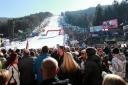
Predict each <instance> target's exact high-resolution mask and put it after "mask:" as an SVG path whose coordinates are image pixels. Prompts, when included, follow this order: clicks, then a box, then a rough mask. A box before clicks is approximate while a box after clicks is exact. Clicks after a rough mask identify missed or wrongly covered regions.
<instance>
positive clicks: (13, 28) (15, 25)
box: [0, 12, 52, 40]
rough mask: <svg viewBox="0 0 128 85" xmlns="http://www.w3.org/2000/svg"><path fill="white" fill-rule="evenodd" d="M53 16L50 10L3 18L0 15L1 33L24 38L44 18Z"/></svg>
mask: <svg viewBox="0 0 128 85" xmlns="http://www.w3.org/2000/svg"><path fill="white" fill-rule="evenodd" d="M50 16H52V14H51V13H50V12H40V13H36V14H31V15H29V16H24V17H20V18H2V17H0V33H1V34H3V37H5V38H9V39H13V40H14V39H15V40H16V39H23V38H25V37H27V36H28V35H29V34H30V33H31V32H32V30H34V28H35V27H36V26H38V25H40V23H41V22H42V21H44V19H46V18H47V17H50Z"/></svg>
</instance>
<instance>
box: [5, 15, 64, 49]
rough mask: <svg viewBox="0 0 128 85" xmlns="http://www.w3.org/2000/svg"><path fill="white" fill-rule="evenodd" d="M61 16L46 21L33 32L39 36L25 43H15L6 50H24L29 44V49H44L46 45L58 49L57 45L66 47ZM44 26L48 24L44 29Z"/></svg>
mask: <svg viewBox="0 0 128 85" xmlns="http://www.w3.org/2000/svg"><path fill="white" fill-rule="evenodd" d="M60 18H61V16H52V17H49V18H47V19H46V20H44V21H43V22H42V23H41V24H40V26H37V27H36V28H35V30H33V32H32V33H33V34H34V33H36V34H38V35H36V36H33V37H31V38H27V39H26V40H25V41H23V42H21V41H15V42H12V43H11V44H9V45H6V46H5V47H4V48H5V49H9V48H11V49H17V48H18V49H24V48H26V44H27V42H28V47H29V49H31V48H32V49H37V48H42V47H43V46H44V45H47V46H48V47H56V45H57V44H59V45H64V32H63V28H62V27H61V26H60V25H59V22H60ZM44 24H47V25H46V26H45V27H44Z"/></svg>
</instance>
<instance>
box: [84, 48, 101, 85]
mask: <svg viewBox="0 0 128 85" xmlns="http://www.w3.org/2000/svg"><path fill="white" fill-rule="evenodd" d="M86 53H87V60H86V62H85V70H84V73H85V74H84V78H83V84H84V85H101V84H102V76H101V74H102V64H101V59H100V58H99V56H97V55H96V50H95V49H94V48H91V47H90V48H87V49H86Z"/></svg>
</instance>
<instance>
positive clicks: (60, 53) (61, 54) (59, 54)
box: [52, 46, 65, 67]
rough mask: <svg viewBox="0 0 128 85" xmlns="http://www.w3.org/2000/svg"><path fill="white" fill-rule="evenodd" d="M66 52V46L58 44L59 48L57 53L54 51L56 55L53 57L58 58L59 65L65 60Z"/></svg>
mask: <svg viewBox="0 0 128 85" xmlns="http://www.w3.org/2000/svg"><path fill="white" fill-rule="evenodd" d="M64 53H65V47H64V46H58V50H57V52H56V53H54V56H53V54H52V57H54V58H55V59H56V60H57V62H58V65H59V67H60V65H61V64H62V62H63V57H64Z"/></svg>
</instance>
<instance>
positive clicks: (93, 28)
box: [90, 26, 103, 32]
mask: <svg viewBox="0 0 128 85" xmlns="http://www.w3.org/2000/svg"><path fill="white" fill-rule="evenodd" d="M102 29H103V27H102V26H93V27H90V32H99V31H102Z"/></svg>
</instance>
